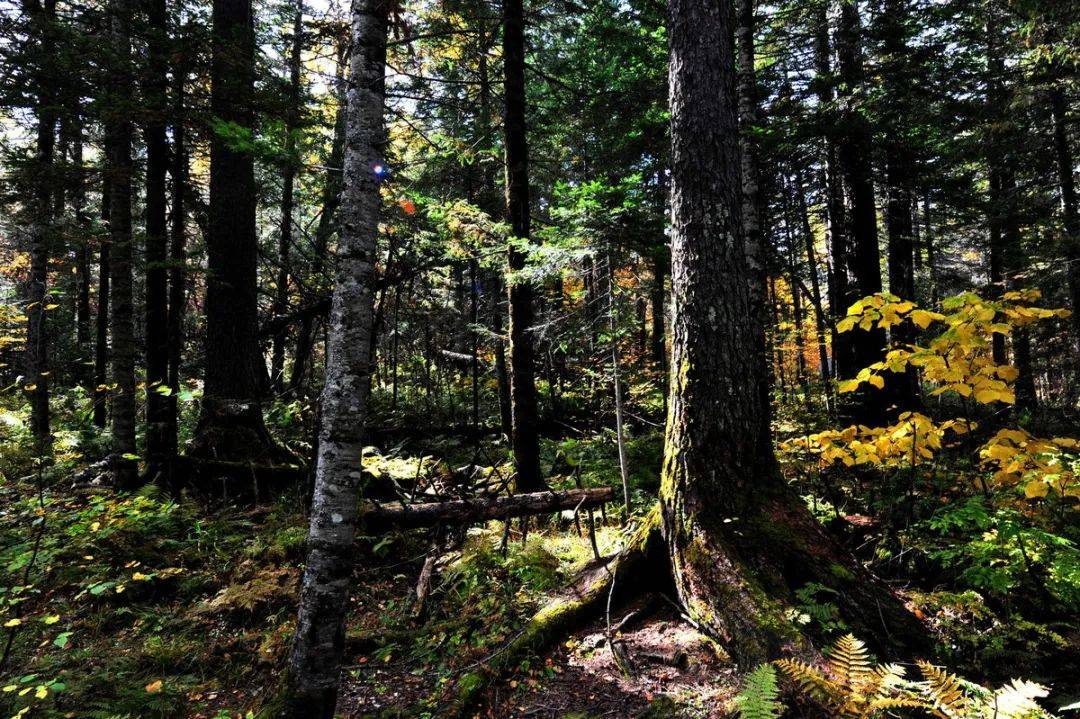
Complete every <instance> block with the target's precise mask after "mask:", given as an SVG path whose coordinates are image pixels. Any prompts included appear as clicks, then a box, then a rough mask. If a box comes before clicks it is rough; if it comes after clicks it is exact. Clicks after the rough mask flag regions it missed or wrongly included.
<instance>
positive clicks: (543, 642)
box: [436, 511, 661, 718]
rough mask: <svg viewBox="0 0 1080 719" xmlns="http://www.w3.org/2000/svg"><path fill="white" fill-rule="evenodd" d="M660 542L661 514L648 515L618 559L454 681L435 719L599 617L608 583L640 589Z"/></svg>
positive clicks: (460, 712) (600, 565) (592, 571)
mask: <svg viewBox="0 0 1080 719" xmlns="http://www.w3.org/2000/svg"><path fill="white" fill-rule="evenodd" d="M660 543H661V539H660V515H659V512H657V511H653V512H651V513H650V514H649V515H648V517H647V518H646V520H645V521H644V522H643V523H642V526H641V527H640V528H638V530H637V531H636V532H635V533H634V535H633V537H631V539H630V541H629V542H627V545H626V547H625V548H624V549H623V550H622V551H621V552H619V554H618V555H616V556H615V557H614V558H611V559H608V560H604V561H602V562H594V563H592V564H591V565H590V566H589V567H588V568H586V569H585V570H584V571H583V572H582V573H581V575H579V577H578V578H577V580H576V581H575V582H574V585H573V587H572V588H571V590H570V591H569V592H568V593H567V594H565V595H563V596H561V597H559V598H557V599H554V600H552V601H551V602H550V603H548V604H547V605H546V606H545V607H544V608H543V609H541V610H540V611H539V612H537V613H536V615H535V616H533V618H532V619H531V620H529V622H528V623H527V624H526V625H525V626H524V627H523V628H522V629H521V631H520V632H519V633H518V634H517V636H516V637H514V638H513V639H512V640H511V641H510V642H509V643H508V644H506V645H504V646H503V647H502V648H501V649H499V650H498V651H497V652H496V653H495V654H493V655H492V656H490V657H488V658H487V659H485V660H483V661H482V662H480V663H479V664H478V665H474V666H473V667H470V668H469V669H470V670H469V671H468V672H467V673H465V674H464V675H463V676H462V677H461V678H460V679H459V680H458V681H457V683H456V685H455V686H454V689H453V694H452V696H451V697H450V698H449V699H448V700H447V701H445V702H443V703H441V704H440V706H439V708H438V711H437V713H436V714H437V716H439V717H448V718H453V717H461V716H464V715H465V714H466V712H468V711H469V710H470V709H471V708H472V707H473V706H474V705H475V704H476V703H477V702H478V701H479V700H480V698H481V695H482V694H483V693H484V691H485V690H486V689H487V687H488V686H489V685H490V684H491V683H492V682H493V681H496V680H497V679H498V678H499V677H500V676H502V675H503V674H505V673H507V672H509V671H510V670H511V669H513V668H514V667H516V666H518V665H519V664H520V663H521V661H522V660H523V659H525V658H526V657H528V656H531V655H533V654H535V653H537V652H540V651H543V650H544V649H545V648H546V647H548V646H549V645H550V644H552V643H553V642H555V641H557V640H558V639H560V638H561V637H563V636H565V635H566V634H567V633H568V632H570V631H572V630H574V629H575V628H577V627H579V626H581V625H582V624H584V623H585V622H587V621H589V620H590V619H592V618H593V617H596V616H598V615H600V614H602V613H603V612H604V610H605V608H606V606H607V602H608V595H609V593H610V592H611V591H612V585H613V583H614V585H615V588H616V592H618V591H619V589H618V588H619V587H622V588H623V594H626V593H628V592H633V591H634V589H635V587H631V586H628V585H631V584H636V585H638V586H640V582H641V579H642V577H647V576H649V572H650V571H651V570H655V565H656V563H657V559H658V556H657V555H658V552H657V550H658V548H659V546H660ZM649 565H653V566H649Z"/></svg>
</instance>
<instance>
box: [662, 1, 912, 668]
mask: <svg viewBox="0 0 1080 719" xmlns="http://www.w3.org/2000/svg"><path fill="white" fill-rule="evenodd" d="M668 9H669V22H668V33H669V49H670V53H671V57H670V65H669V67H670V69H669V87H670V98H671V102H670V108H671V136H672V153H671V162H672V195H671V196H672V210H673V221H672V227H673V232H672V281H673V293H672V294H673V299H674V311H673V313H672V315H673V317H674V326H673V332H672V367H673V370H672V389H671V399H670V410H669V415H668V424H667V438H666V443H665V447H666V451H665V457H664V468H663V475H662V478H661V488H660V507H661V517H662V531H663V535H664V538H665V539H666V541H667V545H668V552H669V556H670V560H671V566H672V570H673V574H674V579H675V585H676V588H677V591H678V594H679V598H680V600H681V601H682V604H683V606H684V607H685V609H686V611H687V613H688V614H689V615H690V617H691V618H692V619H694V620H695V621H696V622H697V623H698V624H699V626H701V627H702V628H703V629H704V630H705V631H706V632H708V633H710V634H712V635H713V636H715V637H717V638H719V639H720V640H721V641H722V642H723V644H724V645H725V647H726V648H727V649H728V651H729V653H730V654H731V655H732V657H733V658H735V659H736V661H737V662H739V664H740V665H742V666H745V667H750V666H753V665H755V664H757V663H759V662H761V661H763V660H766V659H769V658H771V657H772V656H774V655H775V654H776V653H778V652H780V651H785V650H787V651H795V652H801V651H804V650H805V647H806V643H805V640H804V639H803V638H802V636H801V634H800V633H799V632H798V631H797V630H796V629H795V628H794V627H793V625H792V624H791V622H790V621H789V620H787V619H786V618H785V614H784V609H785V606H786V603H787V602H790V601H791V600H792V598H793V596H794V591H795V590H796V589H798V588H799V587H800V586H802V585H804V584H805V583H807V582H810V581H817V582H821V583H822V584H824V585H826V586H834V587H837V586H839V587H842V590H841V591H840V596H842V597H843V598H842V599H841V600H840V601H841V602H842V605H843V606H842V607H841V609H842V610H843V611H844V613H845V615H846V616H848V617H850V618H851V623H852V624H853V625H854V626H856V627H858V626H862V627H868V628H870V627H877V628H879V629H880V627H881V625H882V624H885V625H886V627H889V628H891V629H892V630H893V637H892V639H894V640H896V641H898V642H903V641H908V642H911V643H912V644H917V643H918V642H919V640H920V638H921V637H922V632H921V625H919V623H918V621H917V620H915V619H914V617H912V616H911V615H910V614H908V613H907V612H906V610H904V608H903V606H902V605H901V604H900V603H899V602H898V601H897V600H896V599H895V598H894V597H893V596H892V595H891V593H890V592H889V591H888V590H887V589H886V588H885V587H884V586H883V585H881V584H880V583H879V582H876V581H873V580H872V578H871V577H869V576H868V575H867V574H866V573H865V572H864V571H863V570H861V568H859V566H858V565H857V564H855V563H854V562H853V560H851V558H850V557H847V556H846V555H845V554H844V553H843V552H842V551H841V550H840V549H839V548H838V547H837V546H836V544H835V543H834V542H832V541H831V540H830V539H829V538H828V537H827V536H826V535H825V534H824V531H823V530H822V529H821V527H820V525H819V524H818V523H817V522H816V521H815V520H814V519H813V517H811V516H810V514H809V512H808V511H807V510H806V507H805V505H804V504H803V503H802V500H801V499H800V498H799V497H797V496H795V495H794V493H793V492H792V491H791V490H790V489H789V488H788V487H787V485H786V484H785V483H784V482H783V480H782V478H781V476H780V473H779V471H778V468H777V465H776V461H775V458H774V457H773V455H772V452H771V449H770V448H765V447H762V445H761V442H760V441H759V438H758V429H759V427H760V423H761V421H762V417H763V416H764V415H765V413H766V412H767V411H768V410H767V408H765V407H764V406H762V398H763V394H762V392H761V391H760V383H762V382H764V381H765V380H764V378H763V377H761V375H760V369H759V364H758V362H757V361H756V360H755V358H754V353H753V347H754V336H753V335H754V327H753V322H752V320H751V319H750V313H749V307H748V304H749V292H748V281H747V269H746V260H745V256H744V252H745V250H744V244H743V240H742V237H741V232H742V223H741V216H740V212H741V203H740V198H739V187H740V183H739V178H738V174H737V171H736V168H737V167H738V145H737V137H738V136H737V133H736V110H735V72H734V67H733V59H734V53H733V50H734V48H733V47H732V43H733V36H732V29H733V22H734V18H733V17H732V14H733V13H732V7H731V5H730V4H728V3H715V2H711V1H710V0H669V4H668ZM901 630H902V631H901ZM877 633H880V631H879V632H877ZM897 634H899V635H900V636H899V637H898V636H896V635H897Z"/></svg>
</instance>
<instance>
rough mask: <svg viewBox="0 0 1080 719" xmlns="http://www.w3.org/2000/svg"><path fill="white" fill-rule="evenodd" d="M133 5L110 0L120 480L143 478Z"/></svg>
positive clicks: (115, 431) (109, 131)
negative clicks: (134, 225)
mask: <svg viewBox="0 0 1080 719" xmlns="http://www.w3.org/2000/svg"><path fill="white" fill-rule="evenodd" d="M131 16H132V8H131V6H130V5H129V2H128V0H110V2H109V18H110V28H111V40H112V50H113V61H114V66H113V67H112V68H110V72H109V79H110V82H109V96H108V104H107V107H106V110H105V118H104V125H105V134H106V140H105V143H106V147H107V148H108V150H107V153H108V160H109V167H108V172H109V175H110V180H109V190H110V197H109V242H110V244H111V245H112V251H111V256H110V262H109V274H110V278H109V284H110V286H111V291H112V298H111V302H110V304H111V306H112V315H111V320H112V321H111V323H110V324H111V330H112V358H111V359H112V384H113V385H114V387H113V390H112V464H113V471H114V473H115V476H116V481H117V484H118V485H119V486H121V487H125V488H131V487H133V486H135V484H136V482H137V481H138V472H137V470H138V466H137V464H136V462H135V461H134V459H133V457H135V452H136V447H135V307H134V299H133V297H132V260H133V255H134V248H133V247H132V234H131V183H132V175H133V174H134V167H133V165H132V161H131V135H132V125H131V120H130V119H129V110H128V106H127V104H126V103H127V102H128V99H129V98H130V97H131V93H132V92H133V90H134V78H133V71H132V62H131V28H130V22H131Z"/></svg>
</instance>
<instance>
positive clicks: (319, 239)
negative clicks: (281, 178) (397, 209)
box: [289, 33, 349, 392]
mask: <svg viewBox="0 0 1080 719" xmlns="http://www.w3.org/2000/svg"><path fill="white" fill-rule="evenodd" d="M348 62H349V41H348V36H347V33H345V34H344V36H343V37H339V38H338V45H337V66H336V88H335V92H336V93H337V103H338V106H337V113H336V115H335V118H334V138H333V140H332V141H331V144H330V156H329V157H328V158H327V160H326V167H327V169H326V176H325V177H324V179H323V188H322V211H321V212H320V213H319V224H318V225H316V227H315V242H314V246H313V248H312V268H311V269H312V274H313V275H314V276H315V277H316V278H318V277H320V276H321V275H322V273H323V269H324V268H323V257H324V256H325V255H326V248H327V247H329V245H330V237H331V236H332V235H333V234H334V231H335V229H336V228H337V222H336V218H337V213H338V206H339V204H340V202H341V185H342V179H343V173H342V170H341V167H342V163H343V162H344V157H345V120H346V118H345V105H346V102H347V99H346V85H347V83H346V76H347V65H348ZM314 345H315V317H314V316H311V315H305V316H304V317H303V318H302V320H301V322H300V328H299V331H298V332H297V337H296V354H295V355H294V357H293V366H292V374H291V375H290V377H289V389H290V390H291V391H292V392H296V391H297V390H299V388H300V386H301V384H302V383H303V382H304V376H305V374H306V373H307V371H308V364H309V363H310V362H311V353H312V350H313V349H314Z"/></svg>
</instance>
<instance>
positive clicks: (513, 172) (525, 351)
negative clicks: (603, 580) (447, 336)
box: [502, 0, 546, 492]
mask: <svg viewBox="0 0 1080 719" xmlns="http://www.w3.org/2000/svg"><path fill="white" fill-rule="evenodd" d="M502 19H503V71H504V82H503V90H504V96H505V110H504V113H503V132H504V144H505V153H506V217H507V221H508V222H509V224H510V230H511V232H513V235H514V237H515V238H516V239H518V240H529V224H530V217H529V146H528V141H527V139H526V134H525V132H526V130H525V12H524V8H523V7H522V0H503V18H502ZM508 264H509V268H510V271H511V272H519V271H521V270H523V269H524V268H525V253H523V252H522V251H521V250H519V249H518V248H517V247H514V246H511V247H510V248H509V263H508ZM509 290H510V291H509V299H510V412H511V419H512V429H513V432H512V434H513V436H512V437H511V444H512V445H513V448H514V466H515V469H516V471H517V476H516V480H515V489H516V491H518V492H535V491H537V490H540V489H543V488H544V487H545V486H546V483H545V482H544V478H543V476H542V475H541V472H540V434H539V417H538V411H537V402H536V377H535V374H536V369H535V364H536V362H535V357H534V355H535V352H534V348H533V337H532V336H531V334H530V332H531V330H532V325H533V318H534V307H533V303H534V298H533V295H534V289H533V285H532V283H531V282H529V281H527V280H524V279H522V278H520V277H515V278H512V280H511V282H510V287H509Z"/></svg>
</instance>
